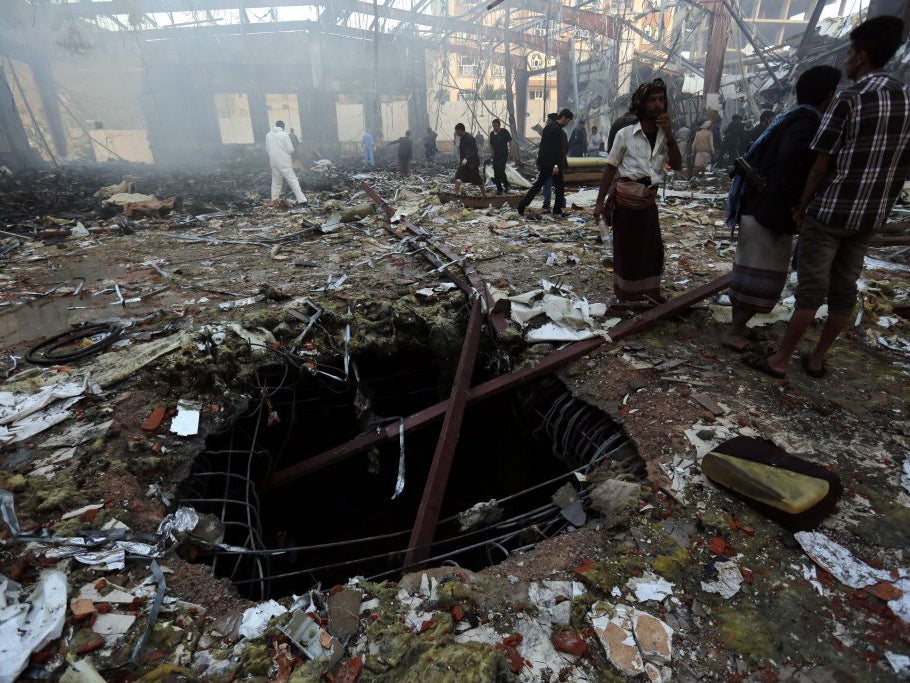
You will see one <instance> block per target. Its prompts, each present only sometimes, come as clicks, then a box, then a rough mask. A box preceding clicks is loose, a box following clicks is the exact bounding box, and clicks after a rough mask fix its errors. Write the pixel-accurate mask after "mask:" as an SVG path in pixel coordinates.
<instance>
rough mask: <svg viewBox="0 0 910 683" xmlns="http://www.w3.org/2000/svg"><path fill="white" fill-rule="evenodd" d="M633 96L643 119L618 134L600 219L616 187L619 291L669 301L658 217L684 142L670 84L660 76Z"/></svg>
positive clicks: (599, 208) (598, 208)
mask: <svg viewBox="0 0 910 683" xmlns="http://www.w3.org/2000/svg"><path fill="white" fill-rule="evenodd" d="M636 95H637V97H636V96H633V98H632V101H633V102H636V104H637V111H636V114H637V115H638V122H637V123H635V124H633V125H631V126H627V127H625V128H623V129H622V130H620V131H619V132H618V133H617V134H616V140H615V141H614V143H613V149H612V150H611V151H610V156H609V157H608V158H607V166H606V168H605V169H604V175H603V179H602V180H601V183H600V192H599V193H598V195H597V205H596V206H595V208H594V218H595V219H597V220H600V219H601V218H604V199H605V198H606V196H607V193H608V192H610V191H611V187H613V181H614V179H616V187H615V189H613V191H612V193H611V194H612V196H613V199H614V201H613V205H614V206H613V208H612V217H609V216H608V217H607V218H608V219H609V218H612V220H607V222H608V223H610V224H611V225H612V226H613V274H614V277H613V291H614V293H615V294H616V297H617V298H618V299H620V300H627V301H637V300H641V299H650V300H652V301H658V302H659V301H663V297H662V296H661V293H660V276H661V273H663V268H664V243H663V240H662V238H661V235H660V221H659V219H658V216H657V203H656V199H657V185H658V183H659V182H660V180H661V178H662V177H663V171H664V164H665V163H667V162H668V161H669V164H670V166H671V167H672V168H674V169H675V170H677V171H678V170H679V169H680V168H681V167H682V158H681V157H680V153H679V145H678V144H677V143H676V140H675V139H674V137H673V124H672V123H671V121H670V116H669V114H667V87H666V85H664V82H663V80H661V79H659V78H657V79H655V80H653V81H652V82H651V83H643V84H642V85H640V86H639V87H638V91H637V92H636Z"/></svg>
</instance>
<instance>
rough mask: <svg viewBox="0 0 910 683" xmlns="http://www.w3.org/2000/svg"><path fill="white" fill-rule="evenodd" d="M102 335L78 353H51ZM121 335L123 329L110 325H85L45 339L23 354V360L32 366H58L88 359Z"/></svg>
mask: <svg viewBox="0 0 910 683" xmlns="http://www.w3.org/2000/svg"><path fill="white" fill-rule="evenodd" d="M98 334H103V335H104V336H103V337H102V338H101V339H100V340H99V341H97V342H95V343H93V344H91V345H89V346H86V347H85V348H82V349H79V350H78V351H66V352H63V353H53V352H54V351H56V350H57V349H60V348H63V347H65V346H69V345H70V344H72V343H74V342H77V341H79V340H81V339H90V338H91V337H94V336H95V335H98ZM122 334H123V328H122V327H120V326H119V325H115V324H112V323H98V324H95V325H86V326H85V327H81V328H79V329H77V330H71V331H69V332H61V333H60V334H57V335H54V336H53V337H49V338H47V339H45V340H44V341H43V342H41V343H40V344H38V345H37V346H33V347H32V348H31V349H29V350H28V353H26V354H25V360H27V361H28V362H29V363H32V364H33V365H60V364H61V363H71V362H73V361H77V360H83V359H85V358H89V357H91V356H94V355H96V354H98V353H101V352H102V351H104V350H105V349H106V348H108V347H110V346H111V344H113V343H114V342H115V341H117V340H118V339H119V338H120V335H122Z"/></svg>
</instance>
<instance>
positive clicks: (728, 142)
mask: <svg viewBox="0 0 910 683" xmlns="http://www.w3.org/2000/svg"><path fill="white" fill-rule="evenodd" d="M745 139H746V127H745V126H744V125H743V117H742V116H740V115H739V114H734V115H733V120H732V121H731V122H730V125H729V126H727V130H725V131H724V144H723V147H722V148H721V158H724V157H726V159H727V161H729V162H730V163H733V161H734V160H735V159H736V158H737V157H738V156H739V155H740V154H742V148H743V143H744V141H745Z"/></svg>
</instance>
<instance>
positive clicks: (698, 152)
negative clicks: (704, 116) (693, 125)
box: [692, 119, 714, 173]
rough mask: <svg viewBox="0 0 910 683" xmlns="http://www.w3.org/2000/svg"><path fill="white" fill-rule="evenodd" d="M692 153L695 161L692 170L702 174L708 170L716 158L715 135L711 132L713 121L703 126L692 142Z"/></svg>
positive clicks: (706, 122)
mask: <svg viewBox="0 0 910 683" xmlns="http://www.w3.org/2000/svg"><path fill="white" fill-rule="evenodd" d="M692 152H693V154H694V155H695V159H694V160H693V161H692V170H693V171H694V172H695V173H701V172H702V171H704V170H705V169H707V168H708V165H709V164H710V163H711V160H712V159H713V158H714V134H713V133H712V132H711V119H708V120H706V121H705V122H704V123H703V124H701V130H699V131H698V132H697V133H696V134H695V139H694V140H693V141H692Z"/></svg>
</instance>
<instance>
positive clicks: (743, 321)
mask: <svg viewBox="0 0 910 683" xmlns="http://www.w3.org/2000/svg"><path fill="white" fill-rule="evenodd" d="M840 77H841V72H840V69H836V68H835V67H833V66H816V67H813V68H811V69H809V70H808V71H805V72H804V73H803V74H802V75H801V76H800V77H799V80H798V81H797V82H796V101H797V106H796V107H794V108H793V109H791V110H789V111H788V112H786V113H785V114H782V115H781V116H780V117H778V119H777V121H775V122H774V124H773V125H771V126H770V127H769V128H768V129H767V130H766V131H765V133H764V134H763V135H762V136H760V137H759V139H758V140H757V141H756V142H755V143H753V145H752V146H751V147H750V149H749V150H748V151H747V152H746V157H745V158H746V161H747V162H748V163H749V165H750V166H751V167H752V169H753V171H754V173H755V174H756V176H758V177H759V178H760V179H761V181H763V182H764V183H765V187H764V188H763V189H761V188H757V187H755V183H754V182H750V181H749V180H748V179H746V178H742V177H739V176H738V177H736V178H735V180H734V183H733V188H732V189H731V191H730V199H729V207H728V208H729V211H728V223H729V224H730V225H731V227H732V226H733V225H735V223H736V222H738V223H739V239H738V240H737V243H736V256H735V258H734V260H733V283H732V284H731V285H730V299H731V300H732V301H733V323H732V324H731V325H730V327H729V329H728V330H727V331H726V333H725V334H724V335H723V336H722V337H721V343H722V344H723V345H724V346H726V347H728V348H731V349H734V350H735V351H743V350H745V349H746V348H748V347H749V346H750V345H751V342H750V341H749V339H748V328H747V324H748V322H749V320H751V319H752V316H754V315H755V314H756V313H770V312H771V309H773V308H774V306H775V304H777V301H778V299H780V294H781V291H782V290H783V288H784V285H785V284H786V282H787V272H788V266H789V263H790V252H791V251H792V249H793V235H795V234H796V223H794V221H793V209H794V208H796V205H797V203H798V202H799V197H800V193H801V192H802V189H803V186H805V184H806V178H807V177H808V175H809V168H810V167H811V165H812V160H813V159H814V154H813V153H812V152H811V151H810V149H809V145H810V143H811V142H812V138H813V137H814V136H815V132H816V131H817V130H818V124H819V123H820V122H821V112H822V111H824V110H825V109H826V108H827V106H828V105H829V104H830V102H831V100H832V99H833V97H834V90H835V88H837V84H838V82H840Z"/></svg>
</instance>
